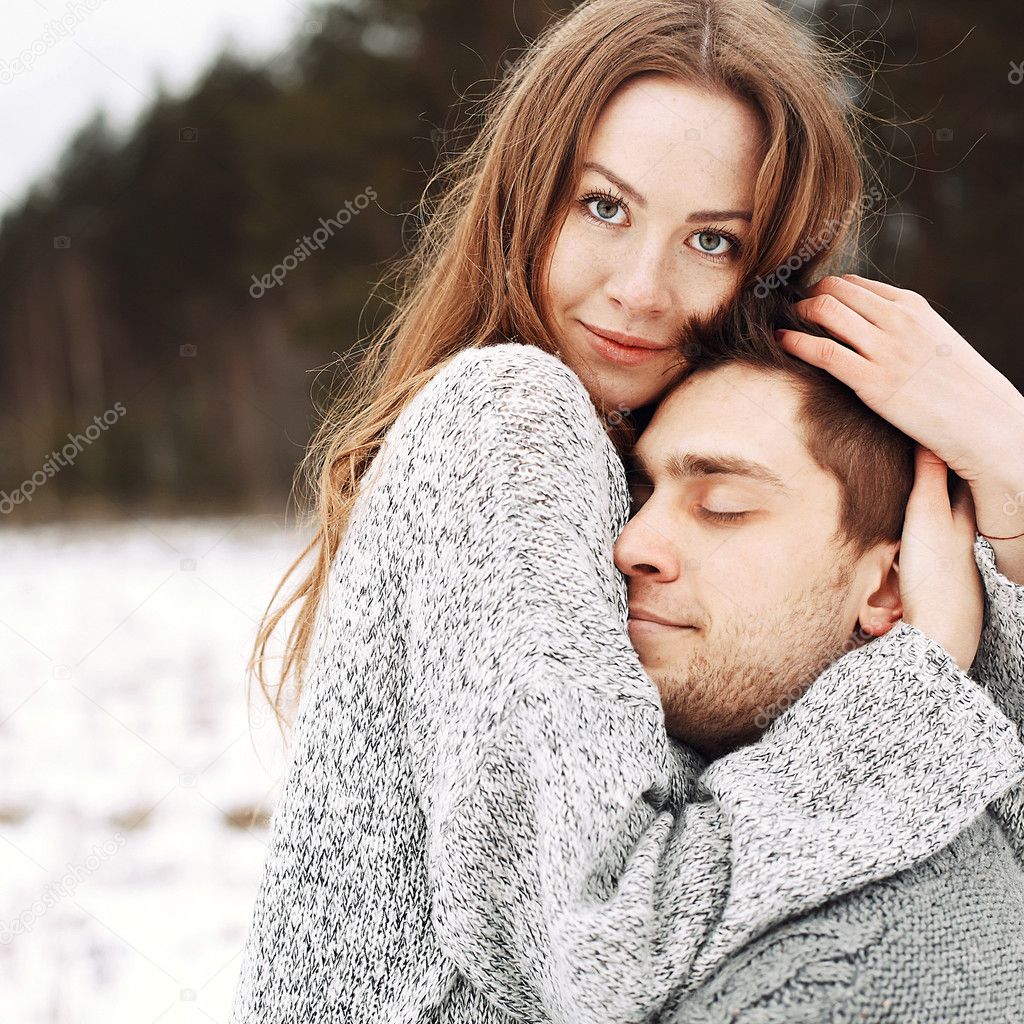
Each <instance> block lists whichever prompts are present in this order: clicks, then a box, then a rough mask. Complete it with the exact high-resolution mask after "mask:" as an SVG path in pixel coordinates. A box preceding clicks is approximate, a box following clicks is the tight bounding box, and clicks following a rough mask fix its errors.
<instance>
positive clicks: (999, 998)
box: [615, 324, 1024, 1024]
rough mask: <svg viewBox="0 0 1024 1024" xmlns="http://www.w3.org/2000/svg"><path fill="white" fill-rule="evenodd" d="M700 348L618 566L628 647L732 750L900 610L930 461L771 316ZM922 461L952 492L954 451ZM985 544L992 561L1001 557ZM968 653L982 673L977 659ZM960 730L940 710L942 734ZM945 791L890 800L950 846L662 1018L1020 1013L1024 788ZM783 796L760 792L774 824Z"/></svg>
mask: <svg viewBox="0 0 1024 1024" xmlns="http://www.w3.org/2000/svg"><path fill="white" fill-rule="evenodd" d="M688 355H689V362H690V368H689V370H688V374H687V377H686V378H685V380H684V381H683V382H682V383H680V384H679V385H678V386H677V387H676V388H675V389H674V390H673V391H672V392H671V393H670V394H669V395H668V396H667V397H666V398H665V399H664V400H663V401H662V403H661V404H660V406H659V407H658V409H657V411H656V412H655V414H654V416H653V419H652V420H651V422H650V424H649V425H648V426H647V428H646V430H645V431H644V432H643V433H642V435H641V436H640V438H639V440H638V442H637V444H636V446H635V449H634V455H633V458H632V460H631V465H630V467H629V468H630V481H631V493H632V497H633V508H634V515H633V517H632V519H631V520H630V522H629V523H628V524H627V525H626V527H625V529H624V530H623V531H622V533H621V534H620V536H619V538H618V540H617V543H616V545H615V561H616V564H617V566H618V567H619V569H620V570H621V571H622V572H623V573H624V574H625V575H626V576H627V577H628V591H629V609H630V617H629V633H630V639H631V640H632V642H633V645H634V647H635V648H636V650H637V653H638V654H639V656H640V660H641V662H642V663H643V665H644V668H645V669H646V671H647V673H648V675H649V676H650V677H651V679H652V680H653V681H654V682H655V684H656V685H657V687H658V691H659V693H660V695H661V699H662V704H663V707H664V711H665V722H666V728H667V730H668V732H669V733H670V735H673V736H674V737H676V738H677V739H680V740H682V741H683V742H685V743H687V744H688V745H690V746H691V747H693V748H694V749H696V750H698V751H700V752H701V753H702V754H703V755H704V756H705V757H707V758H709V759H712V760H714V759H716V758H722V757H723V755H727V754H728V753H729V752H731V751H734V750H737V749H739V748H740V747H743V746H747V745H749V744H756V743H757V742H758V741H759V740H760V738H761V737H762V735H764V734H765V733H766V732H767V731H768V730H771V734H772V737H773V738H775V739H777V738H778V737H779V736H782V737H784V736H785V735H786V733H787V730H788V731H789V732H790V733H792V735H794V736H796V735H798V732H797V722H798V721H799V719H800V718H801V716H802V714H803V712H804V710H805V709H804V707H803V706H802V705H801V704H800V698H801V696H802V695H803V694H804V692H805V691H806V690H807V689H808V688H809V687H810V686H811V684H812V683H813V682H814V680H815V679H816V677H817V676H819V674H820V673H821V671H822V669H823V667H824V666H826V665H828V664H830V663H832V662H834V661H835V660H836V659H838V658H840V657H841V656H842V655H843V654H844V653H846V652H847V651H850V650H852V649H853V648H854V647H857V646H859V645H861V644H863V643H865V642H866V641H867V640H869V639H871V638H872V637H876V636H881V635H883V634H885V633H887V632H888V631H889V630H890V629H891V628H892V627H893V626H894V625H895V624H896V623H897V622H898V621H899V619H900V617H901V615H902V613H903V607H902V600H901V592H900V573H899V548H900V537H901V533H902V530H903V521H904V510H905V507H906V505H907V501H908V498H909V496H910V494H911V489H912V487H913V483H914V469H915V464H914V460H915V452H914V444H913V442H912V440H911V439H909V438H907V437H906V436H905V435H903V434H901V433H900V432H898V431H897V430H895V428H893V427H892V426H890V425H889V424H888V423H886V422H885V421H884V420H883V419H881V418H880V417H879V416H877V415H876V414H875V413H873V412H872V411H871V410H870V409H868V408H867V407H866V406H865V405H864V404H863V403H862V402H861V401H860V400H859V398H858V397H857V396H856V395H855V394H854V393H853V392H852V391H850V390H849V389H848V388H846V387H845V386H844V385H841V384H839V383H837V382H836V381H835V380H834V379H832V378H831V377H830V376H829V375H827V374H825V373H824V372H823V371H820V370H817V369H814V368H812V367H810V366H808V365H807V364H805V363H803V362H802V361H800V360H797V359H795V358H794V357H791V356H789V355H786V354H785V353H781V352H779V350H778V349H777V347H776V346H775V345H774V344H772V343H771V341H770V337H769V334H768V331H767V329H765V330H764V331H763V332H760V331H759V330H758V329H757V328H756V324H755V326H754V327H753V328H752V329H751V330H748V331H747V333H746V334H745V339H744V342H743V343H742V344H740V345H736V344H734V343H726V342H720V341H715V340H714V339H705V341H704V343H703V344H697V345H694V346H691V347H690V348H689V349H688ZM924 469H925V471H926V472H935V473H937V474H941V486H943V487H944V486H945V482H946V470H945V466H944V465H943V464H941V463H938V462H935V463H934V464H933V465H932V466H930V467H924ZM936 482H938V479H937V480H936ZM954 518H957V519H958V520H959V523H960V525H961V527H962V530H963V535H964V552H965V555H966V556H968V557H969V556H970V554H971V551H970V542H971V538H972V537H973V536H974V523H973V515H972V514H971V510H970V507H969V505H968V504H967V503H965V502H963V501H959V502H957V507H956V511H955V512H954ZM978 543H979V544H981V545H984V544H985V542H984V541H982V540H979V541H978ZM979 557H980V558H982V559H985V558H987V559H991V550H990V549H989V550H988V551H987V552H986V551H984V550H983V551H982V552H980V553H979ZM961 586H962V584H961ZM979 594H980V580H979V581H978V588H977V590H974V589H973V588H972V589H968V588H964V591H963V593H962V594H961V595H960V599H961V600H962V601H963V605H964V607H965V609H966V610H969V609H970V608H971V607H972V606H973V605H974V603H975V602H976V601H978V599H979V597H978V595H979ZM1001 600H1002V601H1004V602H1005V604H1004V605H1003V606H1001V607H1002V610H1003V611H1006V610H1008V609H1011V608H1013V607H1019V606H1020V603H1021V602H1022V601H1024V587H1019V586H1014V585H1013V584H1010V583H1009V582H1008V581H1006V585H1005V587H1004V588H1003V592H1002V594H1001ZM996 614H999V612H998V611H997V612H996ZM988 625H989V628H991V622H989V623H988ZM960 657H961V658H963V659H964V660H966V661H967V662H968V664H962V665H961V667H962V668H963V669H964V670H965V671H966V670H967V669H968V668H970V664H969V662H970V660H971V659H973V650H969V651H968V653H967V654H963V655H960ZM1008 666H1009V662H1007V664H1006V665H991V664H990V665H986V666H976V668H979V669H982V670H983V671H982V674H981V675H979V678H985V677H989V678H992V679H993V680H994V692H995V693H996V694H997V695H998V696H999V697H1000V698H1001V700H1002V701H1003V703H1004V708H1005V710H1006V711H1008V712H1010V714H1011V716H1012V717H1015V721H1017V722H1018V723H1019V722H1020V720H1021V717H1022V714H1021V712H1022V708H1021V704H1020V693H1021V689H1022V687H1021V683H1020V680H1019V678H1016V679H1013V680H1011V679H1010V678H1009V676H1008V672H1007V671H1004V669H1008ZM847 685H848V686H849V690H848V692H847V693H846V694H845V695H837V696H838V697H839V698H840V699H844V698H845V699H847V700H850V701H854V702H864V706H865V708H867V707H868V706H870V704H871V702H872V700H873V696H872V693H871V692H870V690H868V689H863V690H861V689H859V688H858V685H857V682H856V681H855V680H850V681H849V682H848V684H847ZM1014 690H1015V692H1016V696H1014V694H1013V691H1014ZM894 724H898V723H894ZM806 725H807V723H804V726H803V728H804V730H805V732H804V735H805V736H806ZM943 725H944V723H943V721H942V720H941V719H940V718H936V720H935V723H934V728H935V730H936V731H938V730H941V729H942V728H943ZM889 740H890V742H891V744H892V747H893V748H894V749H895V748H897V747H899V746H900V745H901V744H903V743H904V742H905V737H904V736H903V735H901V733H900V731H899V730H898V729H894V731H893V733H892V735H891V737H889ZM819 742H820V744H821V751H822V757H821V765H822V769H823V770H824V771H828V772H842V771H843V770H844V751H843V750H842V749H838V748H837V747H835V745H834V741H833V738H832V737H830V736H829V735H828V734H827V733H826V734H823V735H821V736H820V740H819ZM990 743H991V739H990V737H989V736H987V735H985V734H984V733H983V731H982V730H980V729H979V731H978V732H977V733H976V734H970V733H968V734H966V735H965V737H964V742H963V743H962V744H961V745H960V746H959V747H958V748H957V752H956V756H957V757H959V758H960V759H961V760H962V764H963V766H964V768H965V770H966V769H967V768H969V766H970V765H971V764H972V763H977V761H978V760H979V759H980V758H983V757H985V756H986V752H987V747H988V745H989V744H990ZM727 764H728V758H727V757H726V758H725V759H724V760H723V761H720V762H719V766H718V767H713V768H712V769H711V771H712V772H716V771H720V770H722V767H724V766H726V765H727ZM949 768H950V770H951V771H953V772H954V773H955V771H956V765H951V766H949ZM808 784H809V785H811V786H813V785H814V780H808ZM936 785H942V783H940V782H939V781H938V780H936ZM908 795H909V798H908ZM938 795H939V794H937V793H936V792H934V791H933V790H932V789H931V788H929V787H923V788H920V789H917V790H910V791H905V792H904V793H902V794H901V796H900V798H899V800H900V804H899V805H898V806H897V805H894V801H895V800H896V799H897V798H896V797H895V796H894V794H892V793H888V792H884V791H882V792H878V793H877V794H875V796H874V798H875V799H877V801H878V813H879V816H880V818H882V817H885V816H887V815H893V814H896V815H898V816H901V817H902V818H903V820H904V821H910V822H913V821H914V820H920V821H922V823H923V822H924V821H925V820H930V821H931V825H930V826H929V827H931V828H933V829H934V828H936V827H938V828H939V829H942V828H943V827H945V828H946V830H947V832H948V841H947V842H946V843H945V844H944V845H943V847H942V848H941V849H940V850H939V851H938V852H937V853H935V854H934V855H933V856H931V857H930V858H928V859H927V860H925V861H924V862H923V863H921V864H919V865H917V866H915V867H913V868H910V869H908V870H904V871H899V872H897V873H896V874H894V875H892V876H890V877H876V878H875V879H874V880H873V881H871V882H870V884H867V885H865V886H863V887H862V888H860V889H857V890H855V891H853V892H852V893H850V894H848V895H846V896H844V897H843V898H841V899H839V900H834V901H832V902H830V903H827V904H826V905H825V906H824V907H823V908H821V909H819V910H817V911H815V912H813V913H810V914H800V915H796V916H794V917H793V918H792V919H790V920H786V921H782V922H780V923H778V924H776V925H775V926H773V927H772V928H771V929H770V930H769V931H768V932H767V933H765V934H764V935H762V936H760V937H758V938H757V939H755V940H754V941H752V942H751V943H749V944H748V945H747V946H745V947H744V948H743V949H741V950H740V951H739V952H737V953H735V954H734V955H733V956H731V957H730V959H729V960H728V962H727V963H726V964H725V966H723V967H722V968H720V969H719V970H718V971H717V972H716V974H715V976H714V977H713V978H712V979H711V980H710V981H709V982H707V983H706V984H704V985H703V986H702V987H701V988H700V989H699V991H697V992H696V993H693V994H690V995H689V996H687V997H685V998H683V999H681V1000H679V1001H677V1002H676V1003H675V1005H671V1006H670V1007H669V1008H668V1009H667V1012H666V1014H665V1015H664V1016H663V1017H662V1020H667V1021H671V1022H672V1024H684V1022H690V1021H693V1022H697V1021H701V1022H707V1024H715V1022H718V1021H721V1022H725V1021H729V1022H733V1024H744V1022H749V1024H754V1022H755V1021H757V1022H759V1024H763V1022H768V1021H780V1022H782V1021H786V1022H797V1021H814V1022H815V1024H826V1022H829V1021H858V1022H866V1021H878V1022H881V1021H892V1022H906V1024H910V1022H912V1021H936V1022H938V1021H942V1022H943V1024H953V1022H967V1021H972V1022H973V1021H977V1022H979V1024H980V1022H982V1021H985V1022H991V1021H1007V1022H1008V1021H1011V1020H1017V1019H1019V1016H1017V1015H1019V1014H1020V1012H1021V1007H1024V928H1022V927H1021V921H1022V920H1024V871H1022V865H1021V863H1020V862H1019V861H1018V860H1017V859H1015V854H1014V848H1013V845H1012V842H1013V840H1014V839H1015V838H1019V836H1020V831H1021V830H1020V807H1021V799H1020V787H1019V786H1018V787H1016V788H1015V790H1013V791H1011V792H1010V793H1008V794H1005V795H1004V796H1002V797H1000V798H999V799H998V800H997V801H995V803H993V804H991V805H990V807H989V808H987V809H983V810H982V812H981V813H980V815H978V816H976V817H974V818H973V820H970V821H968V822H967V823H966V825H965V824H964V823H963V822H962V821H954V819H953V817H952V816H950V817H949V819H948V820H947V821H946V822H945V826H944V825H943V821H942V820H941V816H940V817H939V818H938V819H937V818H936V816H935V799H936V797H937V796H938ZM773 796H774V794H772V793H770V792H767V793H765V794H764V799H765V802H764V806H763V807H762V808H761V809H760V811H761V813H763V814H764V815H765V816H766V817H770V816H771V815H772V799H773ZM863 798H864V794H863V793H862V794H860V797H859V799H863ZM852 810H853V808H852V807H851V811H852ZM823 824H824V823H823ZM778 827H780V829H781V828H782V827H783V823H782V822H779V823H778Z"/></svg>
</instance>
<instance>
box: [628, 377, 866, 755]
mask: <svg viewBox="0 0 1024 1024" xmlns="http://www.w3.org/2000/svg"><path fill="white" fill-rule="evenodd" d="M797 408H798V398H797V394H796V392H795V390H794V389H793V385H792V384H791V383H790V382H789V381H788V380H787V379H786V378H784V377H781V376H778V375H775V374H771V373H765V372H762V371H759V370H756V369H754V368H751V367H745V366H741V365H739V364H726V365H725V366H721V367H718V368H716V369H714V370H711V371H709V372H704V373H699V374H696V375H695V376H694V377H693V378H692V379H690V380H687V381H684V382H683V383H682V384H681V385H680V386H679V387H677V388H676V389H675V390H674V391H672V392H671V393H670V394H669V395H668V396H667V397H666V398H665V400H664V401H663V402H662V404H661V405H660V406H659V408H658V410H657V412H656V413H655V416H654V418H653V420H652V421H651V423H650V425H649V426H648V428H647V429H646V430H645V431H644V432H643V434H642V435H641V436H640V438H639V440H638V442H637V445H636V449H635V456H634V458H633V460H632V462H631V465H630V466H629V467H628V469H629V470H630V481H631V491H632V494H633V507H634V510H635V515H634V517H633V518H632V520H631V521H630V522H629V523H628V524H627V526H626V528H625V529H624V530H623V531H622V533H621V535H620V536H619V538H618V541H617V542H616V545H615V563H616V565H617V566H618V567H619V569H620V570H621V571H622V572H623V573H624V574H626V576H627V578H628V588H629V603H630V620H629V635H630V639H631V641H632V643H633V646H634V647H635V648H636V651H637V653H638V654H639V656H640V660H641V663H642V664H643V666H644V668H645V670H646V671H647V674H648V675H649V676H650V677H651V679H652V680H653V681H654V682H655V684H656V685H657V686H658V690H659V692H660V694H661V698H662V704H663V707H664V709H665V720H666V728H667V730H668V732H669V733H671V734H672V735H674V736H677V737H678V738H680V739H682V740H684V741H685V742H688V743H690V744H691V745H692V746H693V747H695V748H696V749H697V750H700V751H701V752H703V753H705V754H706V755H710V756H717V755H718V754H720V753H724V752H725V751H727V750H728V749H731V748H733V747H735V746H740V745H742V744H743V743H746V742H752V741H753V740H755V739H756V738H757V736H758V735H759V734H760V733H761V732H763V731H764V729H765V727H766V726H767V724H768V723H769V722H770V721H771V719H772V718H774V717H776V716H777V715H778V714H780V713H781V712H782V711H784V710H785V708H786V707H788V706H789V704H792V703H793V702H795V700H796V699H797V698H798V697H799V696H800V694H801V693H803V692H804V690H806V688H807V687H808V686H809V685H810V684H811V682H813V680H814V679H815V677H816V676H818V674H819V673H820V672H821V671H822V670H823V669H824V668H825V667H826V666H827V665H829V664H830V663H831V662H832V661H834V660H835V659H836V658H838V657H839V656H841V655H842V654H843V653H844V652H845V651H846V650H850V649H852V648H853V647H854V646H857V641H856V640H855V639H854V630H855V627H856V626H857V623H858V613H859V611H860V609H861V607H862V605H863V599H864V596H865V593H864V590H865V588H864V586H863V584H864V582H865V580H867V579H869V576H868V575H866V574H865V573H863V572H861V569H862V566H861V565H860V563H859V562H858V561H854V560H852V559H850V558H848V557H847V555H846V553H845V552H844V551H843V549H842V538H841V537H840V536H838V525H839V513H840V498H841V492H840V487H839V484H838V482H837V481H836V480H835V478H834V477H832V476H831V475H830V474H828V473H826V472H825V471H824V470H823V469H821V468H820V467H819V466H818V465H817V464H816V463H815V462H814V460H813V459H812V458H811V456H810V454H809V453H808V451H807V449H806V448H805V446H804V442H803V438H802V428H801V427H800V426H799V425H798V423H797V421H796V414H797ZM647 615H653V616H655V617H657V618H660V619H663V620H665V621H666V622H668V623H672V624H673V625H663V624H658V623H655V622H652V621H648V620H645V619H642V618H640V616H647ZM861 639H863V637H861Z"/></svg>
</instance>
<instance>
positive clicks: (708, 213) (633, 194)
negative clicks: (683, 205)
mask: <svg viewBox="0 0 1024 1024" xmlns="http://www.w3.org/2000/svg"><path fill="white" fill-rule="evenodd" d="M583 169H584V170H587V171H597V173H598V174H603V175H604V176H605V177H606V178H607V179H608V180H609V181H610V182H611V183H612V184H613V185H615V186H616V187H617V188H619V189H620V190H621V191H623V192H625V193H626V195H627V196H629V198H630V199H632V200H633V202H634V203H636V205H637V206H639V207H640V209H641V210H644V209H646V208H647V200H646V198H644V196H642V195H641V194H640V193H639V192H637V190H636V189H635V188H633V186H632V185H630V184H627V183H626V182H625V181H623V180H622V178H620V177H619V176H618V175H617V174H615V173H614V172H612V171H610V170H608V168H607V167H605V166H604V165H603V164H598V163H594V162H593V161H592V160H588V161H587V162H586V163H585V164H584V165H583ZM686 219H687V221H689V222H691V223H697V222H698V221H708V220H746V221H753V219H754V215H753V213H752V212H751V211H750V210H694V211H693V212H692V213H691V214H690V215H689V216H688V217H687V218H686Z"/></svg>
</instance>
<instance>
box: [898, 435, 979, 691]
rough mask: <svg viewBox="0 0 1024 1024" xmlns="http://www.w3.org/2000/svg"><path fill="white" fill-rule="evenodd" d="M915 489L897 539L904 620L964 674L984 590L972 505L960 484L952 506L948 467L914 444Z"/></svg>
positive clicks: (974, 642)
mask: <svg viewBox="0 0 1024 1024" xmlns="http://www.w3.org/2000/svg"><path fill="white" fill-rule="evenodd" d="M914 466H915V472H914V487H913V490H912V491H911V492H910V500H909V501H908V502H907V512H906V518H905V519H904V523H903V536H902V539H901V540H900V554H899V580H900V600H901V602H902V604H903V619H904V621H905V622H908V623H910V625H912V626H916V627H917V628H918V629H919V630H921V632H922V633H924V634H925V635H926V636H927V637H929V638H930V639H932V640H934V641H936V642H937V643H938V644H940V645H941V646H942V647H944V648H945V649H946V650H947V651H948V652H949V653H950V654H951V655H952V656H953V658H954V660H955V661H956V663H957V664H958V665H959V666H960V668H961V669H962V670H963V671H964V672H967V671H968V670H969V669H970V667H971V665H972V663H973V662H974V656H975V654H976V653H977V650H978V643H979V642H980V640H981V627H982V615H983V613H984V606H985V590H984V586H983V585H982V580H981V574H980V573H979V572H978V566H977V563H976V562H975V559H974V534H975V530H976V524H975V521H974V504H973V502H972V500H971V492H970V490H969V489H968V487H967V486H966V484H964V482H963V481H962V480H957V481H956V489H955V496H954V499H953V501H952V503H951V502H950V499H949V491H948V488H947V482H946V481H947V472H946V464H945V463H944V462H943V461H942V460H941V459H939V458H937V457H936V456H935V454H934V453H933V452H930V451H928V449H926V448H922V447H921V445H915V451H914Z"/></svg>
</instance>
